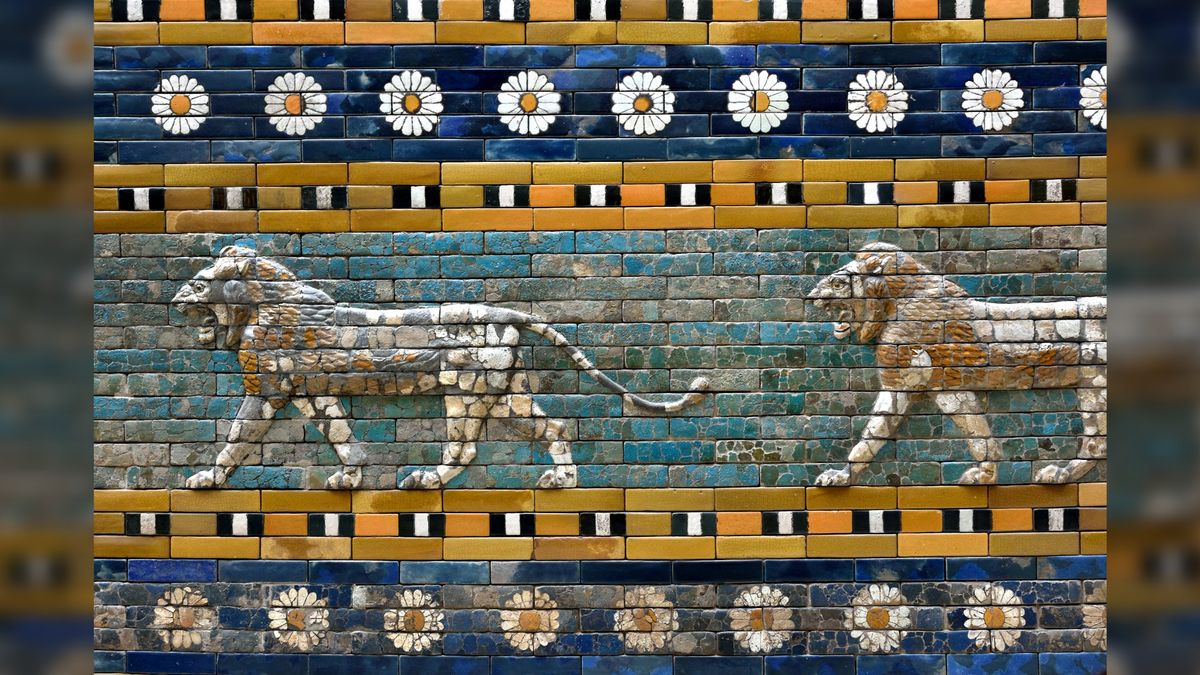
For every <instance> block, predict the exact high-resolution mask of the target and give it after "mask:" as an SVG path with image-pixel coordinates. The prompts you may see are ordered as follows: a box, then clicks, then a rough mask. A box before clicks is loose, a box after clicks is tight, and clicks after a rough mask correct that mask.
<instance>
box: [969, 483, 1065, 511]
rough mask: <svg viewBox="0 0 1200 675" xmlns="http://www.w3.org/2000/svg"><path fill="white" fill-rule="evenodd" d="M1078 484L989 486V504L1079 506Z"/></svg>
mask: <svg viewBox="0 0 1200 675" xmlns="http://www.w3.org/2000/svg"><path fill="white" fill-rule="evenodd" d="M1078 504H1079V486H1077V485H993V486H990V487H988V506H990V507H991V508H1005V507H1022V506H1032V507H1051V506H1077V505H1078Z"/></svg>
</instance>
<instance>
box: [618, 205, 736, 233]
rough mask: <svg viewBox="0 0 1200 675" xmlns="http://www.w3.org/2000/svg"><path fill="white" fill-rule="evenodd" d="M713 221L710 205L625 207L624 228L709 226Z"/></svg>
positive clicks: (648, 228)
mask: <svg viewBox="0 0 1200 675" xmlns="http://www.w3.org/2000/svg"><path fill="white" fill-rule="evenodd" d="M713 222H714V212H713V208H712V207H710V206H682V207H680V206H667V207H651V208H640V209H637V208H635V209H625V229H628V230H659V229H686V228H711V227H712V226H713Z"/></svg>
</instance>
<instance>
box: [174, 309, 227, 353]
mask: <svg viewBox="0 0 1200 675" xmlns="http://www.w3.org/2000/svg"><path fill="white" fill-rule="evenodd" d="M181 311H182V312H183V315H184V316H185V317H187V325H189V326H198V327H199V328H198V329H197V330H196V339H197V340H198V341H199V342H200V344H205V345H208V344H214V343H215V342H216V341H217V325H218V322H217V315H216V314H214V313H213V312H212V311H210V310H205V309H201V308H200V307H197V306H195V305H189V306H188V307H186V308H184V309H182V310H181Z"/></svg>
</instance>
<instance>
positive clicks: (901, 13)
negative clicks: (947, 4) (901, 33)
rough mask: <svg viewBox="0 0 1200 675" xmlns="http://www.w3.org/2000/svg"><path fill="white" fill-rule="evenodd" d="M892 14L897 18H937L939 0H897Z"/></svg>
mask: <svg viewBox="0 0 1200 675" xmlns="http://www.w3.org/2000/svg"><path fill="white" fill-rule="evenodd" d="M892 16H893V17H894V18H896V19H936V18H938V3H937V0H895V3H894V7H893V8H892Z"/></svg>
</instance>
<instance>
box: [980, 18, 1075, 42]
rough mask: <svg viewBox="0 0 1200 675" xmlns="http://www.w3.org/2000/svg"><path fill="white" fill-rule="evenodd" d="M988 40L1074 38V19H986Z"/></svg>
mask: <svg viewBox="0 0 1200 675" xmlns="http://www.w3.org/2000/svg"><path fill="white" fill-rule="evenodd" d="M986 34H987V35H986V37H987V41H988V42H1008V41H1019V40H1074V39H1075V35H1076V29H1075V19H1012V20H1004V21H988V22H987V28H986Z"/></svg>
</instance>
